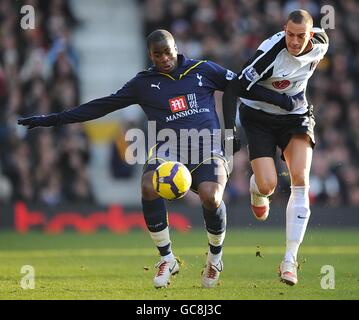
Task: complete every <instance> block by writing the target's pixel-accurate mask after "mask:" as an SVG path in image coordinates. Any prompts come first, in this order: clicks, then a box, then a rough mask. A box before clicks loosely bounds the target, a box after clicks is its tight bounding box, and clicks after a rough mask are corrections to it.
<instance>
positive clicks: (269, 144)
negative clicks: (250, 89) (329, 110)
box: [239, 103, 315, 161]
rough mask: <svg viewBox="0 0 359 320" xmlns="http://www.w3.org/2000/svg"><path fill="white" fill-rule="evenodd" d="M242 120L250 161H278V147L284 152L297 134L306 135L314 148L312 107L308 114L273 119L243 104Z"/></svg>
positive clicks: (275, 116)
mask: <svg viewBox="0 0 359 320" xmlns="http://www.w3.org/2000/svg"><path fill="white" fill-rule="evenodd" d="M239 110H240V111H239V112H240V113H239V114H240V120H241V124H242V127H243V129H244V132H245V133H246V136H247V140H248V151H249V159H250V160H251V161H252V160H254V159H257V158H261V157H272V158H274V157H275V154H276V151H277V146H278V147H279V148H280V149H281V150H282V159H283V160H284V156H283V151H284V149H285V148H286V146H287V145H288V143H289V141H290V139H291V137H292V136H293V135H294V134H301V133H304V134H307V135H308V136H309V137H310V139H311V146H312V148H314V145H315V138H314V126H315V120H314V115H313V106H309V108H308V111H307V112H306V113H305V114H288V115H273V114H269V113H266V112H263V111H261V110H256V109H253V108H251V107H248V106H246V105H245V104H243V103H242V104H241V107H240V108H239Z"/></svg>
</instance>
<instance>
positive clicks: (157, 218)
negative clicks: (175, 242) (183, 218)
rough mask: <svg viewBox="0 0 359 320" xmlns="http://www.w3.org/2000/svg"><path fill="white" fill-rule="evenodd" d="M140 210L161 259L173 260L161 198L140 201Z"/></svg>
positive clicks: (164, 207) (165, 211) (164, 208)
mask: <svg viewBox="0 0 359 320" xmlns="http://www.w3.org/2000/svg"><path fill="white" fill-rule="evenodd" d="M142 209H143V214H144V218H145V221H146V225H147V228H148V230H149V233H150V236H151V238H152V240H153V242H154V243H155V245H156V247H157V249H158V251H159V253H160V255H161V258H162V259H165V260H174V259H175V258H174V256H173V253H172V249H171V240H170V234H169V229H168V222H167V210H166V205H165V201H164V200H163V199H162V198H157V199H155V200H144V199H142Z"/></svg>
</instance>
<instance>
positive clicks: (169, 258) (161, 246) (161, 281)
mask: <svg viewBox="0 0 359 320" xmlns="http://www.w3.org/2000/svg"><path fill="white" fill-rule="evenodd" d="M152 177H153V171H149V172H146V173H145V174H144V175H143V176H142V209H143V215H144V218H145V221H146V225H147V228H148V230H149V233H150V236H151V238H152V240H153V242H154V243H155V245H156V247H157V249H158V251H159V253H160V256H161V260H160V261H159V262H158V263H157V264H156V268H157V269H158V270H157V272H156V275H155V277H154V279H153V283H154V286H155V287H156V288H162V287H166V286H167V285H168V284H169V283H170V278H171V276H172V275H174V274H176V273H178V271H179V265H178V261H177V260H176V258H175V256H174V255H173V253H172V248H171V240H170V234H169V229H168V219H167V209H166V204H165V201H164V199H162V198H160V197H158V195H157V193H156V192H155V191H154V190H153V186H152Z"/></svg>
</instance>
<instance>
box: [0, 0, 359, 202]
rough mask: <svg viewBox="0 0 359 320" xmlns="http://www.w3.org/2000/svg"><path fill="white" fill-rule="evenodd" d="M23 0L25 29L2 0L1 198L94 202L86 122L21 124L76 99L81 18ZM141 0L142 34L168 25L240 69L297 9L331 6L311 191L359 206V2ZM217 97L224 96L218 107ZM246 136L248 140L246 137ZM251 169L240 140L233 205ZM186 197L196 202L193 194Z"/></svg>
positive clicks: (181, 42) (198, 52) (314, 89)
mask: <svg viewBox="0 0 359 320" xmlns="http://www.w3.org/2000/svg"><path fill="white" fill-rule="evenodd" d="M20 3H21V2H20ZM26 3H27V4H31V5H33V6H34V7H35V10H36V13H37V27H36V28H35V29H34V30H31V31H26V32H23V30H21V29H20V28H19V27H18V26H19V14H18V12H19V7H18V6H19V5H20V4H19V3H18V4H16V3H15V2H14V1H12V0H2V1H0V30H1V34H0V46H1V49H0V203H1V202H2V201H3V202H5V201H11V200H18V199H22V200H25V201H28V202H39V203H45V204H48V205H56V204H57V203H60V202H64V201H75V202H76V201H79V202H80V201H86V202H90V201H93V195H92V192H91V184H90V181H89V174H88V170H87V166H88V163H89V161H90V160H91V159H90V153H89V142H88V139H87V137H86V135H85V133H84V131H83V129H82V125H81V124H72V125H68V126H64V127H61V128H56V129H52V130H46V129H37V130H33V132H31V134H28V133H27V131H26V129H25V128H20V127H19V126H17V125H16V121H17V119H18V118H19V117H21V116H29V115H33V114H46V113H51V112H58V111H61V110H64V109H66V108H69V107H73V106H76V105H77V104H78V102H79V80H78V67H79V61H78V59H77V56H76V52H75V51H74V50H73V48H72V46H71V41H70V39H71V33H72V32H73V30H74V28H76V26H77V24H78V22H77V20H76V17H74V15H73V13H72V12H71V10H70V6H69V5H68V2H67V1H66V0H53V1H36V0H33V1H27V2H26ZM138 3H139V8H140V10H141V12H143V26H144V28H143V36H144V38H143V39H144V41H145V37H146V36H147V35H148V34H149V33H150V32H152V31H153V30H154V29H157V28H165V29H167V30H169V31H170V32H171V33H172V34H173V35H174V37H175V39H176V41H177V45H178V49H179V51H180V53H183V54H185V55H186V56H188V57H190V58H196V59H210V60H213V61H215V62H217V63H219V64H220V65H222V66H224V67H226V68H229V69H232V70H233V71H235V72H239V71H240V70H241V67H242V65H243V64H244V63H245V62H246V61H247V60H248V59H249V58H250V57H251V56H252V55H253V54H254V52H255V50H256V49H257V47H258V46H259V45H260V43H261V42H262V41H263V40H264V39H266V38H268V37H269V36H271V35H272V34H274V33H276V32H278V31H280V30H282V29H283V24H284V21H285V19H286V17H287V15H288V14H289V13H290V12H291V11H293V10H295V9H298V8H303V9H306V10H308V11H309V12H310V13H311V14H312V15H313V17H314V20H315V25H316V26H319V25H320V21H321V19H322V17H323V14H321V11H320V10H321V7H322V6H323V5H332V6H333V7H334V8H335V28H334V29H333V30H327V33H328V35H329V38H330V43H331V45H330V47H329V51H328V53H327V55H326V57H325V59H324V60H323V61H322V62H321V63H320V64H319V66H318V67H317V70H316V72H315V73H314V76H313V77H312V79H311V80H310V81H309V86H308V92H307V97H308V100H309V101H310V102H311V103H312V104H313V105H314V112H315V116H316V147H315V152H314V158H313V164H312V171H311V181H310V184H311V189H310V192H311V199H312V202H313V203H318V204H325V205H328V204H329V205H331V206H339V205H343V204H345V205H355V206H359V96H358V95H359V81H358V79H359V33H358V32H357V31H358V30H359V20H358V19H357V17H358V16H359V2H358V1H355V0H346V1H340V2H334V1H330V0H327V1H314V0H312V1H311V0H282V1H273V0H268V1H261V0H251V1H246V0H199V1H189V0H188V1H184V0H139V1H138ZM333 44H335V45H333ZM145 54H146V52H144V55H145ZM144 60H146V58H145V57H144ZM147 62H149V61H148V60H147ZM145 67H146V66H144V68H145ZM139 71H140V70H139ZM220 98H221V96H220V95H218V97H217V100H218V102H219V103H218V112H219V113H221V103H220V102H221V99H220ZM243 140H244V143H245V137H243ZM278 159H279V157H278ZM277 164H278V167H277V168H278V176H279V185H278V189H277V192H276V194H275V196H274V197H275V198H277V199H278V201H280V200H283V201H287V198H288V192H289V184H290V180H289V176H288V173H287V172H288V171H287V169H286V167H285V163H284V162H283V161H281V160H278V161H277ZM250 174H251V173H250V165H249V162H248V158H247V150H246V148H245V147H243V148H242V150H241V151H240V152H239V153H237V154H236V156H235V162H234V171H233V173H232V175H231V177H230V180H229V182H228V185H227V188H226V193H225V198H226V199H227V201H229V202H233V203H234V202H236V201H240V200H241V199H242V198H243V197H248V195H249V194H248V187H249V186H248V182H249V177H250ZM139 183H140V182H139ZM184 201H189V203H195V201H196V200H195V199H194V197H193V198H192V197H191V196H188V197H186V199H185V200H184Z"/></svg>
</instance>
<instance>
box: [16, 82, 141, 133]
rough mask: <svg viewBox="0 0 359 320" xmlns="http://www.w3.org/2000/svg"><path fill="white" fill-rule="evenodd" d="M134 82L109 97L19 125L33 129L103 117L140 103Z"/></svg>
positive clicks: (22, 120)
mask: <svg viewBox="0 0 359 320" xmlns="http://www.w3.org/2000/svg"><path fill="white" fill-rule="evenodd" d="M133 82H134V81H133V80H131V81H129V82H128V83H126V84H125V85H124V86H123V87H122V88H121V89H120V90H118V91H117V92H116V93H114V94H111V95H109V96H106V97H103V98H99V99H95V100H92V101H90V102H87V103H84V104H81V105H79V106H78V107H75V108H73V109H69V110H65V111H62V112H59V113H52V114H49V115H40V116H33V117H28V118H22V119H19V120H18V124H20V125H24V126H27V127H28V129H32V128H35V127H53V126H61V125H64V124H68V123H75V122H84V121H89V120H93V119H97V118H100V117H103V116H105V115H106V114H108V113H110V112H113V111H116V110H119V109H123V108H125V107H127V106H129V105H132V104H136V103H138V102H137V98H136V93H135V88H134V84H133Z"/></svg>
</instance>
